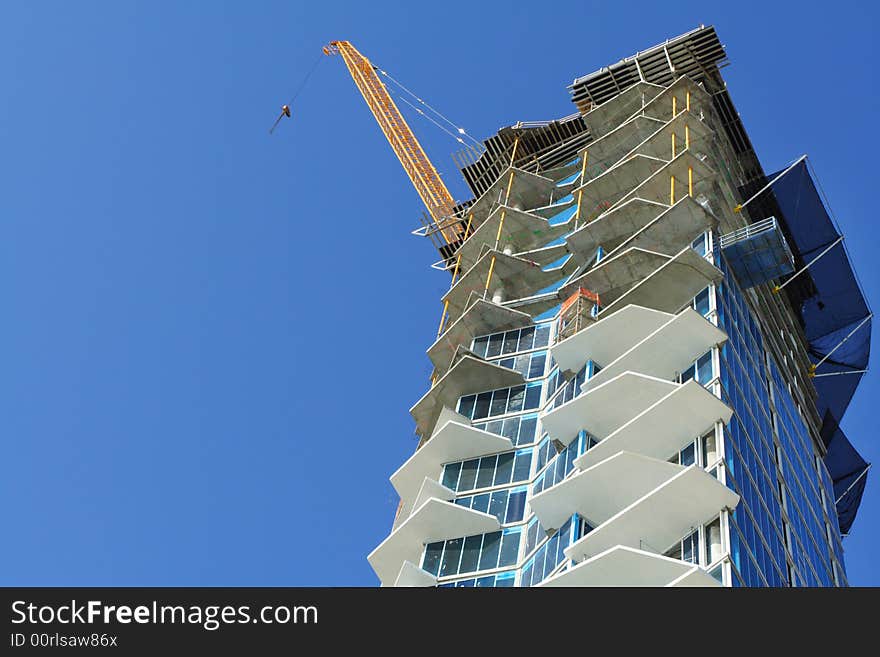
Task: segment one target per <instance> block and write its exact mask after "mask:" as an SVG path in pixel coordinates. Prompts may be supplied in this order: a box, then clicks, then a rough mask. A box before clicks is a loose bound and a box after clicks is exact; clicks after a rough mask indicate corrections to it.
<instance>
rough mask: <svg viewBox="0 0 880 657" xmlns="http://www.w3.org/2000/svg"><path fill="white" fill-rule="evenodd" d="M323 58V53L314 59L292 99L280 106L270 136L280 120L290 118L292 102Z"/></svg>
mask: <svg viewBox="0 0 880 657" xmlns="http://www.w3.org/2000/svg"><path fill="white" fill-rule="evenodd" d="M323 58H324V53H323V52H322V53H321V54H320V55H318V59H316V60H315V63H314V64H312V67H311V68H310V69H309V72H308V73H306V76H305V77H304V78H303V80H302V82H300V83H299V87H297V89H296V91H295V92H294V93H293V97H292V98H291V99H290V101H288V103H287V104H286V105H282V106H281V114H279V115H278V118H277V119H275V123H273V124H272V127H271V128H269V134H270V135H271V134H272V132H273V131H274V130H275V127H276V126H277V125H278V123H279V122H280V121H281V119H282V118H284V117H285V116H290V106H291V105H293V101H295V100H296V99H297V98H298V97H299V95H300V93H302V90H303V89H304V88H305V86H306V83H307V82H308V81H309V78H310V77H312V73H314V72H315V69H316V68H318V64H320V63H321V60H322V59H323Z"/></svg>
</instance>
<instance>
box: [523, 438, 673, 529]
mask: <svg viewBox="0 0 880 657" xmlns="http://www.w3.org/2000/svg"><path fill="white" fill-rule="evenodd" d="M684 470H685V468H684V466H681V465H676V464H674V463H669V462H668V461H661V460H659V459H653V458H649V457H647V456H642V455H641V454H634V453H633V452H618V453H617V454H615V455H614V456H611V457H609V458H607V459H605V460H604V461H602V462H600V463H597V464H596V465H594V466H592V467H591V468H588V469H587V470H584V471H582V472H578V473H576V474H574V475H572V476H570V477H568V478H567V479H564V480H562V481H561V482H560V483H558V484H556V485H555V486H551V487H550V488H548V489H546V490H544V491H542V492H541V493H539V494H538V495H535V496H534V497H532V498H531V500H530V502H529V503H530V505H531V508H532V512H534V514H535V515H536V516H537V517H538V520H540V521H541V525H542V526H543V527H545V528H546V529H551V528H552V529H558V528H559V527H561V526H562V524H563V523H564V522H565V521H566V519H567V518H570V517H571V515H572V514H574V513H577V514H579V515H580V516H581V517H583V518H586V519H587V520H588V521H589V522H590V524H592V525H594V526H595V525H601V524H602V523H604V522H605V521H607V520H608V519H609V518H611V517H613V516H614V515H615V514H617V513H618V512H620V510H621V509H624V508H626V507H628V506H629V505H631V504H632V503H633V502H635V501H637V500H639V499H641V498H642V497H644V496H645V495H647V494H648V493H650V492H651V491H654V490H655V489H657V488H658V487H660V486H661V485H662V484H664V483H665V482H667V481H669V480H670V479H672V478H673V477H675V476H676V475H678V474H680V473H681V472H683V471H684Z"/></svg>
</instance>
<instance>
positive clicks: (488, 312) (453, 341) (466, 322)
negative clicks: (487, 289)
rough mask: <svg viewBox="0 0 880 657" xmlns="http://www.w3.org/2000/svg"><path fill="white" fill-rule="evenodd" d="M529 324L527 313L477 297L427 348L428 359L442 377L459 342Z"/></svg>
mask: <svg viewBox="0 0 880 657" xmlns="http://www.w3.org/2000/svg"><path fill="white" fill-rule="evenodd" d="M531 323H532V318H531V316H530V315H528V314H527V313H524V312H520V311H519V310H514V309H513V308H506V307H505V306H499V305H498V304H495V303H492V302H491V301H489V300H486V299H478V300H477V301H476V302H475V303H472V304H471V305H470V306H468V307H467V310H465V311H464V314H463V315H461V316H460V317H459V318H458V319H456V320H455V321H454V322H452V323H451V324H449V326H447V327H446V329H445V331H444V332H443V334H442V335H441V336H440V337H439V338H437V341H436V342H435V343H434V344H432V345H431V346H430V347H429V348H428V358H430V359H431V362H432V363H433V364H434V367H435V368H436V369H437V370H438V372H440V374H441V376H442V375H443V373H445V372H446V370H447V368H449V366H450V365H451V364H452V356H453V354H454V353H455V350H456V348H457V347H458V345H466V346H470V344H471V342H472V341H473V339H474V338H477V337H480V336H481V335H487V334H489V333H498V332H499V331H510V330H512V329H517V328H523V327H524V326H529V325H530V324H531Z"/></svg>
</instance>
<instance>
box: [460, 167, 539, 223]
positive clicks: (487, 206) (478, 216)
mask: <svg viewBox="0 0 880 657" xmlns="http://www.w3.org/2000/svg"><path fill="white" fill-rule="evenodd" d="M511 173H512V174H513V184H512V185H510V174H511ZM508 185H510V196H509V198H508V197H507V187H508ZM554 190H556V182H555V181H554V180H551V179H550V178H546V177H544V176H542V175H539V174H536V173H529V172H528V171H523V170H522V169H517V168H515V167H509V168H508V169H507V170H506V171H505V172H504V173H502V174H501V175H500V176H498V178H496V179H495V182H494V183H492V185H491V186H490V187H489V189H487V190H486V191H485V192H483V194H481V195H480V198H478V199H477V200H476V201H474V203H473V204H472V205H471V206H470V207H469V208H468V209H467V211H466V213H465V218H464V220H465V222H466V221H467V215H468V214H470V213H471V212H473V213H474V218H475V220H476V221H479V222H482V221H483V220H484V219H485V217H487V216H488V215H489V214H490V213H491V212H492V210H494V208H495V207H496V205H497V204H498V203H499V200H500V201H505V202H506V204H507V205H509V206H510V207H513V208H516V209H518V210H529V209H530V208H536V207H538V206H540V205H543V204H544V203H546V202H547V201H548V199H549V198H550V193H551V192H553V191H554Z"/></svg>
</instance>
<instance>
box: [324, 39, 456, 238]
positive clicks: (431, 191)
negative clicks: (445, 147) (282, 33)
mask: <svg viewBox="0 0 880 657" xmlns="http://www.w3.org/2000/svg"><path fill="white" fill-rule="evenodd" d="M324 54H325V55H336V54H339V55H342V59H343V61H344V62H345V65H346V67H347V68H348V72H349V73H350V74H351V77H352V79H353V80H354V83H355V84H356V85H357V88H358V90H359V91H360V92H361V95H362V96H363V97H364V100H365V101H366V102H367V106H368V107H369V108H370V111H371V112H372V113H373V116H374V117H375V119H376V122H377V123H378V124H379V127H380V128H381V129H382V132H383V133H384V134H385V138H386V139H387V140H388V143H389V144H391V148H392V149H393V150H394V153H395V155H397V159H398V160H400V163H401V165H403V168H404V170H405V171H406V174H407V175H408V176H409V179H410V180H411V181H412V184H413V186H414V187H415V188H416V192H418V194H419V196H420V197H421V199H422V202H423V203H424V204H425V207H427V209H428V212H429V213H430V215H431V218H432V219H433V221H434V225H435V226H436V227H437V228H438V230H439V232H440V234H441V235H442V236H443V239H444V240H445V241H446V243H447V244H452V245H455V244H456V243H457V242H459V241H460V239H461V233H462V228H461V224H460V222H459V221H458V220H457V218H456V217H455V210H454V208H455V201H454V200H453V198H452V194H450V193H449V190H448V189H447V188H446V185H444V184H443V180H441V178H440V174H438V173H437V170H436V169H435V168H434V165H433V164H431V161H430V160H429V159H428V156H427V154H426V153H425V150H424V149H423V148H422V146H421V144H419V140H418V139H416V136H415V134H413V131H412V130H411V129H410V127H409V125H407V123H406V120H404V118H403V115H402V114H401V113H400V110H399V109H397V105H395V104H394V101H393V100H392V99H391V95H390V94H389V93H388V90H387V89H386V88H385V85H384V84H383V83H382V81H381V80H380V79H379V76H378V75H377V74H376V71H375V67H374V66H373V64H372V63H371V62H370V60H369V59H367V58H366V57H364V56H363V55H362V54H361V53H360V52H358V50H357V48H355V47H354V46H353V45H352V44H351V43H350V42H348V41H331V42H330V45H328V46H325V47H324Z"/></svg>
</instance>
